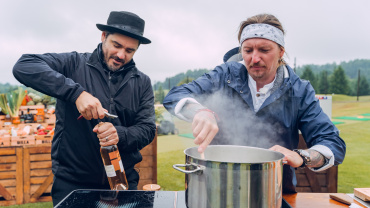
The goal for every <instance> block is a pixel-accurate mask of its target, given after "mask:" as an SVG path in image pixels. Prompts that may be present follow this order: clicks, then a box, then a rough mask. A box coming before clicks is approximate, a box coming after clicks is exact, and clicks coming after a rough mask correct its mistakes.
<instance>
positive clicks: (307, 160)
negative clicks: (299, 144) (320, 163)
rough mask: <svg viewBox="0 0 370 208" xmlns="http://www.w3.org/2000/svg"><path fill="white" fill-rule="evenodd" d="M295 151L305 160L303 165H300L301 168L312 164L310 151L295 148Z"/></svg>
mask: <svg viewBox="0 0 370 208" xmlns="http://www.w3.org/2000/svg"><path fill="white" fill-rule="evenodd" d="M293 151H294V152H296V153H297V154H298V155H299V156H300V157H301V158H302V160H303V163H302V165H301V166H299V167H300V168H303V167H305V166H311V162H312V160H311V156H310V153H309V152H308V151H307V150H303V149H294V150H293Z"/></svg>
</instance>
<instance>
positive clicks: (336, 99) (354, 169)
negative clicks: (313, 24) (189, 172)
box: [9, 95, 370, 208]
mask: <svg viewBox="0 0 370 208" xmlns="http://www.w3.org/2000/svg"><path fill="white" fill-rule="evenodd" d="M332 109H333V112H332V117H333V118H334V117H342V116H350V117H356V116H361V114H369V113H370V96H363V97H360V101H359V102H357V101H356V97H349V96H345V95H334V96H333V107H332ZM365 117H366V116H365ZM367 118H370V116H368V117H367ZM333 121H337V122H344V123H341V124H338V125H337V127H338V129H339V130H340V135H341V137H342V138H343V140H344V141H345V142H346V145H347V153H346V157H345V160H344V162H343V164H341V165H340V166H339V175H338V192H340V193H353V188H360V187H370V178H369V177H368V176H369V175H370V153H369V150H370V121H357V120H336V119H335V120H333ZM175 123H176V128H178V129H179V131H180V134H185V133H190V132H191V126H190V124H189V123H185V122H182V121H179V120H178V119H175ZM193 146H195V145H194V144H193V140H192V139H188V138H184V137H179V136H177V135H166V136H159V137H158V184H160V185H161V187H162V190H165V191H178V190H184V189H185V175H184V174H183V173H180V172H178V171H176V170H174V169H173V168H172V165H173V164H183V163H184V161H185V155H184V150H185V149H186V148H189V147H193ZM9 207H10V208H15V207H17V208H44V207H52V204H51V203H50V202H49V203H34V204H25V205H17V206H9Z"/></svg>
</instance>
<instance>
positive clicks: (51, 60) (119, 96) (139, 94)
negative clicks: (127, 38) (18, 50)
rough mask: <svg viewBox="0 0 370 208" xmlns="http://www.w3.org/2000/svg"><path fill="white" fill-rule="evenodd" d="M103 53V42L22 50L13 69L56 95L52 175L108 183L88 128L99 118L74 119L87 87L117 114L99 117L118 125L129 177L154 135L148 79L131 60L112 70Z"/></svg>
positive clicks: (35, 86) (17, 75)
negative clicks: (67, 49) (88, 48)
mask: <svg viewBox="0 0 370 208" xmlns="http://www.w3.org/2000/svg"><path fill="white" fill-rule="evenodd" d="M101 56H102V55H101V44H99V45H98V48H97V49H96V50H95V51H94V52H93V53H92V54H91V53H77V52H71V53H60V54H55V53H48V54H43V55H36V54H25V55H23V56H22V57H21V58H20V59H19V60H18V62H17V63H16V64H15V66H14V68H13V74H14V76H15V78H16V79H17V80H18V81H20V82H21V83H23V84H24V85H26V86H29V87H32V88H33V89H35V90H37V91H40V92H42V93H45V94H47V95H50V96H53V97H55V98H57V104H56V110H55V113H56V118H57V121H56V126H55V135H54V138H53V143H52V152H51V156H52V164H53V165H52V170H53V173H54V175H55V176H56V177H61V178H64V179H65V180H70V181H72V182H79V183H89V184H96V185H97V186H102V185H104V184H108V183H107V178H106V174H105V171H104V166H103V162H102V159H101V156H100V145H99V139H98V138H97V136H96V133H94V132H93V131H92V129H93V128H94V126H95V125H96V124H97V123H98V121H97V120H94V119H92V120H91V121H88V120H85V119H82V120H77V117H78V116H79V112H78V110H77V108H76V104H75V101H76V99H77V98H78V96H79V95H80V94H81V93H82V92H83V91H87V92H89V93H90V94H92V95H93V96H95V97H96V98H98V99H99V100H100V102H101V104H102V106H103V108H105V109H107V110H108V111H109V113H112V114H115V115H118V117H119V118H118V119H108V118H104V119H103V120H102V121H106V122H111V123H113V125H114V126H115V127H116V129H117V133H118V135H119V142H118V148H119V151H120V153H121V157H122V162H123V166H124V168H125V170H126V173H127V179H128V181H129V183H137V182H138V180H139V175H138V173H137V172H136V171H134V165H135V164H136V163H138V162H140V161H141V160H142V156H141V154H140V152H139V150H141V149H142V148H143V147H145V146H146V145H148V144H149V143H150V142H151V141H152V140H153V138H154V135H155V129H156V126H155V114H154V96H153V90H152V87H151V81H150V78H149V77H148V76H147V75H145V74H144V73H142V72H140V71H139V70H138V69H137V68H136V66H135V63H134V61H133V60H132V61H131V62H130V63H128V64H126V65H125V66H124V68H123V69H120V70H118V71H116V72H114V73H113V72H111V71H109V70H107V69H106V67H105V64H104V63H103V61H102V58H101Z"/></svg>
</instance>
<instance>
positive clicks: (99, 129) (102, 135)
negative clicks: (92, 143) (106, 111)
mask: <svg viewBox="0 0 370 208" xmlns="http://www.w3.org/2000/svg"><path fill="white" fill-rule="evenodd" d="M93 132H95V133H96V134H97V136H98V138H99V142H100V145H101V146H109V145H114V144H117V143H118V141H119V137H118V134H117V129H116V127H114V126H113V124H112V123H109V122H104V123H103V122H101V123H99V124H98V125H96V126H95V127H94V129H93Z"/></svg>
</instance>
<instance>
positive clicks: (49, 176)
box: [23, 144, 54, 203]
mask: <svg viewBox="0 0 370 208" xmlns="http://www.w3.org/2000/svg"><path fill="white" fill-rule="evenodd" d="M23 151H24V152H23V167H24V168H23V169H24V171H23V180H24V197H23V198H24V203H29V202H45V201H52V199H51V195H50V193H51V187H52V184H53V177H54V175H53V173H52V172H51V145H50V144H49V145H37V146H24V147H23ZM45 195H46V196H45Z"/></svg>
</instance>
